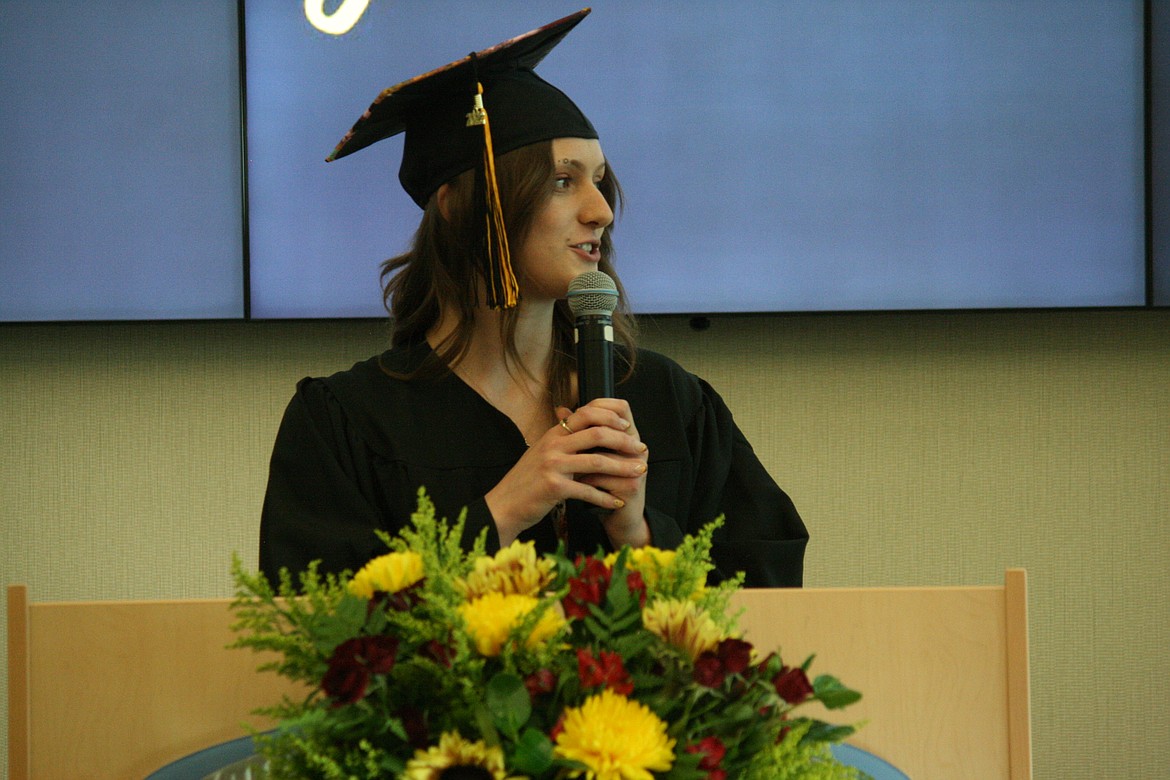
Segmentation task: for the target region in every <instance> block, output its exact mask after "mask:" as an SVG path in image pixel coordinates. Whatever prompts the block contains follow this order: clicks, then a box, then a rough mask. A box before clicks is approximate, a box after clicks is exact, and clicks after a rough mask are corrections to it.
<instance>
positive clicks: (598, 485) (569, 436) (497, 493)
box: [485, 398, 650, 547]
mask: <svg viewBox="0 0 1170 780" xmlns="http://www.w3.org/2000/svg"><path fill="white" fill-rule="evenodd" d="M557 417H558V418H559V420H560V422H559V423H558V424H557V425H554V426H553V427H552V428H550V429H549V430H548V431H546V432H545V434H544V435H543V436H541V437H540V439H539V440H537V441H536V442H535V443H534V444H533V445H532V446H531V447H529V448H528V450H527V452H525V453H524V456H523V457H521V458H520V460H519V461H518V462H517V463H516V465H515V466H513V467H512V469H511V470H510V471H509V472H508V473H507V474H506V475H505V476H504V478H503V479H502V480H500V482H499V484H497V485H496V486H495V487H494V488H492V489H491V490H490V491H489V492H488V494H487V495H486V496H485V500H486V502H487V505H488V508H489V509H490V510H491V513H492V517H493V518H495V521H496V527H497V530H498V532H499V536H500V545H501V546H507V545H508V544H511V543H512V541H513V540H514V539H515V538H516V537H517V536H518V535H519V534H520V533H521V532H522V531H524V530H525V529H527V528H530V527H531V526H533V525H536V523H538V522H540V520H541V519H542V518H543V517H544V516H545V515H546V514H548V513H549V512H550V511H551V510H552V508H553V507H554V506H556V505H557V504H558V503H560V502H561V501H564V500H566V499H570V498H572V499H578V500H580V501H584V502H586V503H589V504H593V505H594V506H598V507H601V508H602V509H605V510H609V511H608V514H606V515H604V516H603V517H602V523H603V524H604V526H605V530H606V533H607V534H608V535H609V538H610V541H611V542H612V543H613V544H614V546H615V547H620V546H621V545H623V544H628V545H630V546H632V547H641V546H643V545H646V544H648V543H649V542H650V529H649V527H648V526H647V525H646V519H645V507H646V464H647V455H648V450H647V447H646V445H645V444H644V443H643V442H642V440H641V439H640V438H639V436H638V430H637V427H636V426H635V425H634V419H633V415H632V414H631V413H630V406H629V404H628V403H626V402H625V401H622V400H619V399H615V398H599V399H597V400H595V401H591V402H590V403H588V404H586V405H585V406H582V407H581V408H580V409H578V410H577V411H575V412H570V410H568V409H566V408H560V409H557Z"/></svg>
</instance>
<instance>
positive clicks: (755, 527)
mask: <svg viewBox="0 0 1170 780" xmlns="http://www.w3.org/2000/svg"><path fill="white" fill-rule="evenodd" d="M700 384H701V385H702V387H703V405H702V408H701V409H700V413H699V414H698V415H696V418H695V420H694V423H693V429H694V436H693V439H692V441H694V448H695V457H696V461H697V463H698V464H699V467H698V468H697V470H696V474H697V476H698V480H697V484H696V486H695V492H694V495H695V497H696V499H697V500H698V501H699V502H704V501H709V500H710V498H709V497H711V496H719V498H720V502H719V504H718V506H710V507H704V508H703V510H702V511H703V512H705V513H711V514H714V515H718V514H723V516H724V525H723V527H722V528H720V529H719V530H718V531H717V532H716V534H715V539H714V544H713V546H712V551H711V554H712V558H713V559H714V562H715V565H716V567H717V572H716V573H717V574H720V575H722V576H723V577H727V576H731V575H733V574H734V573H735V572H737V571H742V572H744V575H745V576H744V585H745V586H747V587H750V588H784V587H796V588H798V587H800V586H801V585H802V583H803V580H804V551H805V547H806V546H807V545H808V531H807V530H806V528H805V526H804V522H803V521H802V520H801V518H800V515H799V514H798V513H797V511H796V506H795V505H794V504H793V502H792V499H791V498H789V496H788V494H787V493H785V492H784V491H783V490H782V489H781V488H780V487H779V486H778V485H777V484H776V482H775V480H773V479H772V477H771V475H769V474H768V472H767V470H766V469H765V468H764V466H763V464H762V463H760V460H759V458H757V457H756V453H755V451H754V450H753V449H752V445H751V444H750V443H749V442H748V440H747V439H746V438H745V437H744V435H743V433H742V432H741V431H740V429H739V427H738V426H737V425H736V424H735V421H734V420H733V419H732V416H731V411H730V410H729V409H728V408H727V405H726V404H724V402H723V400H722V399H721V398H720V397H719V396H718V394H716V393H715V391H714V390H713V389H711V387H710V386H709V385H708V384H707V383H706V382H703V381H702V380H700ZM722 466H726V469H724V468H722Z"/></svg>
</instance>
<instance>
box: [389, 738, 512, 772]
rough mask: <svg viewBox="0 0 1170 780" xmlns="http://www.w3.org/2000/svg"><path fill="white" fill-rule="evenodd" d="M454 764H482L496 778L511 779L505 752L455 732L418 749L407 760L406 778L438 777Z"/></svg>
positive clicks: (467, 765)
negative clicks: (470, 740) (435, 742)
mask: <svg viewBox="0 0 1170 780" xmlns="http://www.w3.org/2000/svg"><path fill="white" fill-rule="evenodd" d="M453 766H465V767H479V768H481V769H484V770H486V771H488V772H490V773H491V776H492V778H493V780H511V779H510V778H509V776H508V770H507V769H505V768H504V753H503V751H501V750H500V749H499V748H498V747H489V746H488V745H486V744H484V743H483V742H469V741H468V740H466V739H464V738H463V737H461V736H459V734H457V733H455V732H450V731H448V732H446V733H445V734H443V735H442V736H441V737H439V744H438V745H435V746H434V747H431V748H429V749H427V750H419V751H416V752H415V754H414V758H412V759H410V760H409V761H407V762H406V769H405V770H404V771H403V773H402V779H403V780H439V778H441V777H442V775H443V771H444V770H445V769H450V768H451V767H453Z"/></svg>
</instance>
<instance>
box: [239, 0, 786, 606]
mask: <svg viewBox="0 0 1170 780" xmlns="http://www.w3.org/2000/svg"><path fill="white" fill-rule="evenodd" d="M585 13H587V12H582V13H579V14H576V15H574V16H572V17H568V18H566V19H564V20H561V21H560V22H556V23H554V24H552V25H549V26H547V27H545V28H541V29H540V30H537V31H535V32H533V33H530V34H528V35H525V36H521V37H520V38H516V39H513V40H511V41H508V42H506V43H504V44H501V45H500V46H497V47H494V48H493V49H489V50H486V51H484V52H479V53H477V54H475V55H472V56H470V57H469V58H466V59H464V60H461V61H459V62H457V63H453V64H452V65H450V66H447V67H446V68H442V69H439V70H438V71H433V72H431V73H430V74H427V75H426V76H424V77H420V78H419V79H415V80H412V81H410V82H405V83H404V84H400V85H398V86H397V87H394V88H391V89H390V90H388V91H387V92H386V93H383V95H381V96H380V97H379V99H378V100H377V101H375V104H374V105H373V106H371V109H370V110H369V111H367V113H366V114H365V115H364V116H363V117H362V119H361V120H359V122H358V124H357V125H355V127H354V129H353V130H351V132H350V133H349V134H348V135H347V136H346V138H345V139H343V141H342V143H341V144H340V145H339V147H338V150H336V151H335V152H334V154H333V156H332V157H331V159H336V158H338V157H341V156H344V155H346V154H349V153H351V152H352V151H356V150H357V149H360V148H363V147H364V146H367V145H369V144H370V143H374V142H376V141H377V140H380V139H381V138H384V137H387V136H388V135H392V134H395V133H397V132H405V133H406V143H405V147H404V152H403V163H402V168H401V170H400V174H399V178H400V179H401V180H402V183H403V186H404V188H405V189H406V190H407V192H408V193H410V194H411V196H412V197H413V198H414V199H415V201H416V202H417V203H419V205H420V206H422V207H423V209H424V213H423V218H422V222H421V223H420V227H419V230H418V232H417V233H416V236H415V240H414V243H413V246H412V248H411V250H410V251H409V252H407V253H406V254H404V255H402V256H400V257H397V258H393V259H391V260H389V261H387V263H386V264H385V265H384V268H383V278H384V280H385V282H386V283H385V286H384V296H385V298H386V300H387V305H388V307H389V309H390V312H391V315H392V318H393V322H394V335H393V339H392V348H391V349H390V350H388V351H387V352H385V353H383V354H382V355H380V356H378V357H376V358H373V359H371V360H369V361H366V362H364V363H360V364H358V365H356V366H354V367H353V368H352V369H350V370H349V371H345V372H341V373H338V374H335V375H334V376H332V377H329V378H326V379H306V380H303V381H302V382H301V383H300V384H299V385H298V390H297V394H296V396H295V397H294V398H293V400H292V402H291V403H290V405H289V408H288V410H287V411H286V413H285V418H284V420H283V422H282V424H281V429H280V432H279V434H278V437H277V442H276V445H275V447H274V451H273V457H272V464H271V471H270V476H269V485H268V493H267V496H266V498H265V505H264V514H263V518H262V523H261V550H260V559H261V569H262V570H263V571H264V572H265V574H266V575H267V576H268V577H269V578H270V579H274V578H275V577H276V576H277V573H278V572H279V570H280V568H281V567H286V568H288V569H290V570H292V571H299V570H303V569H304V568H305V567H306V566H307V565H308V563H309V562H310V561H312V560H315V559H319V560H321V562H322V563H321V568H322V570H324V571H340V570H342V569H356V568H358V567H360V566H361V565H362V564H364V563H365V562H366V561H367V560H368V559H369V558H371V557H373V556H375V555H377V554H379V553H380V552H382V551H383V549H384V548H383V547H382V545H381V542H380V541H378V539H377V538H376V535H375V533H374V531H375V529H382V530H385V531H388V532H390V533H393V532H395V531H396V530H397V529H398V528H400V527H401V526H402V525H403V524H404V523H406V522H407V521H408V519H409V517H410V513H411V511H412V509H413V508H414V503H415V500H416V491H417V490H418V488H420V487H424V488H425V489H426V490H427V492H428V493H429V494H430V496H431V497H432V499H433V500H434V501H435V504H436V507H437V509H438V510H439V512H440V514H442V515H445V516H448V517H452V518H454V517H455V516H457V515H458V514H459V513H460V511H461V510H462V509H464V508H466V510H467V514H466V523H465V531H464V543H465V544H466V545H470V543H471V541H472V540H473V539H474V538H475V537H476V536H478V535H479V534H480V533H482V532H486V533H487V539H488V546H489V549H494V548H496V547H498V546H504V545H507V544H510V543H511V542H512V541H513V540H515V539H524V540H528V539H531V540H534V541H535V542H536V544H537V547H538V548H539V549H541V550H551V549H553V548H554V547H555V546H556V545H557V544H558V542H565V543H566V544H568V546H569V549H570V550H571V551H581V552H590V553H591V552H594V551H595V550H596V549H597V548H598V547H599V546H601V547H604V548H607V549H612V548H615V547H619V546H621V545H623V544H628V545H631V546H634V547H638V546H643V545H646V544H651V543H652V544H654V545H656V546H658V547H664V548H672V547H674V546H676V545H677V544H678V543H679V542H680V541H681V539H682V537H683V535H684V534H687V533H690V532H693V531H696V530H698V528H700V527H701V526H702V525H704V524H705V523H707V522H710V521H711V520H713V519H714V518H715V517H717V516H718V515H720V514H725V515H726V524H725V526H724V527H723V528H722V529H720V531H719V532H718V534H717V535H716V541H715V546H714V549H713V551H712V552H713V558H714V560H715V562H716V565H717V566H718V568H719V571H718V574H719V575H720V576H724V577H725V576H730V575H732V574H733V573H734V572H735V571H739V570H742V571H744V572H745V573H746V582H747V584H748V585H750V586H782V585H787V586H798V585H800V583H801V570H802V560H803V552H804V547H805V544H806V542H807V533H806V532H805V529H804V525H803V523H802V522H801V520H800V518H799V516H798V515H797V513H796V510H795V508H794V507H793V506H792V503H791V501H790V500H789V499H788V497H787V496H786V495H785V494H784V493H783V491H781V490H780V489H779V488H778V487H777V486H776V485H775V483H774V482H773V481H772V479H771V478H770V477H769V476H768V474H767V473H766V471H765V470H764V469H763V467H762V466H761V465H760V463H759V461H758V460H757V459H756V457H755V455H754V453H753V452H752V450H751V447H750V445H749V444H748V443H747V441H746V440H745V439H744V438H743V436H742V434H741V433H740V432H739V430H738V428H736V426H735V423H734V422H733V420H732V418H731V414H730V412H729V411H728V410H727V408H726V406H725V405H724V404H723V402H722V400H721V399H720V398H719V396H718V395H717V394H716V393H715V392H714V390H712V389H711V388H710V387H709V386H708V385H707V384H706V383H704V382H702V381H701V380H699V379H698V378H696V377H694V376H692V375H690V374H688V373H686V372H685V371H683V370H682V369H681V368H680V367H679V366H677V365H676V364H675V363H673V362H671V361H669V360H668V359H666V358H664V357H662V356H660V355H656V354H654V353H651V352H647V351H644V350H638V349H636V347H635V346H634V343H633V328H632V324H631V320H630V318H629V317H628V315H627V314H626V313H625V312H624V311H619V312H618V313H617V314H616V316H615V329H616V331H617V336H618V342H619V344H620V345H621V346H620V347H619V350H618V362H619V370H618V374H619V376H622V380H621V381H620V382H619V384H618V387H617V391H616V393H615V394H616V396H617V397H616V398H603V399H597V400H594V401H591V402H590V403H587V404H584V405H578V404H577V403H576V396H577V393H576V385H575V382H576V373H575V365H574V358H573V346H572V324H573V323H572V319H571V316H570V314H569V312H568V309H567V305H566V303H565V300H564V299H565V295H566V291H567V289H568V285H569V282H570V281H572V280H573V279H574V278H575V277H576V276H578V275H579V274H581V273H583V272H586V271H592V270H597V269H598V268H600V270H602V271H605V272H607V273H609V274H610V275H611V276H613V275H614V274H613V268H612V265H611V263H610V258H611V254H612V242H611V240H610V228H611V225H612V222H613V219H614V210H615V209H616V208H617V207H618V205H619V200H620V198H619V193H620V188H619V187H618V184H617V180H616V178H615V177H614V175H613V173H612V171H611V170H610V169H609V165H608V162H607V161H606V158H605V156H604V154H603V152H602V149H601V145H600V142H599V141H598V139H597V133H596V130H595V129H594V128H593V126H592V124H590V123H589V121H588V119H586V118H585V117H584V115H583V114H582V113H581V112H580V110H579V109H578V108H577V107H576V106H575V105H574V104H573V103H572V101H571V100H569V98H568V97H567V96H565V95H564V94H563V93H562V92H560V90H558V89H556V88H555V87H553V86H552V85H550V84H548V83H547V82H545V81H543V80H542V79H540V78H539V77H538V76H536V75H535V73H534V72H533V70H532V68H533V67H534V65H535V64H536V63H537V62H539V61H540V59H541V58H543V56H544V54H545V53H547V52H548V50H549V49H551V48H552V47H553V46H555V45H556V44H557V43H558V42H559V41H560V40H561V38H563V37H564V35H565V34H566V33H567V32H568V31H569V30H570V29H572V27H573V26H575V25H576V24H577V23H578V22H579V21H580V19H581V18H582V17H583V16H584V14H585ZM469 84H474V85H475V88H476V89H475V91H476V92H477V93H481V94H482V97H481V98H477V99H476V100H475V106H474V108H473V110H472V111H470V112H468V108H472V106H470V105H469V104H468V103H469V101H468V96H469V95H470V94H471V92H472V90H470V89H469V88H468V85H469ZM480 102H482V106H483V107H484V108H486V113H487V115H488V117H489V118H488V119H486V121H485V118H484V117H483V116H482V114H483V112H482V111H480V110H479V108H480ZM485 147H486V150H487V153H486V155H485V154H484V150H485ZM590 507H595V508H596V509H592V510H591V509H590Z"/></svg>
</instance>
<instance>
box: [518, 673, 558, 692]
mask: <svg viewBox="0 0 1170 780" xmlns="http://www.w3.org/2000/svg"><path fill="white" fill-rule="evenodd" d="M524 687H525V688H527V689H528V695H529V696H531V697H533V698H536V697H537V696H540V695H542V694H546V693H552V692H553V691H554V690H556V687H557V676H556V675H555V674H553V673H552V671H551V670H550V669H537V670H536V671H535V672H533V673H532V674H530V675H528V676H527V677H525V678H524Z"/></svg>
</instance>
